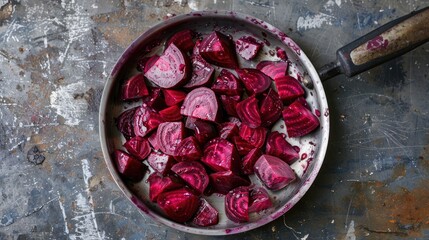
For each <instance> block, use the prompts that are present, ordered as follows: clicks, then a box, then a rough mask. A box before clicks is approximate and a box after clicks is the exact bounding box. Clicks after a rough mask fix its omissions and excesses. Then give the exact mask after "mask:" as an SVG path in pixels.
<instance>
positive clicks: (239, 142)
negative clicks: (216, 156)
mask: <svg viewBox="0 0 429 240" xmlns="http://www.w3.org/2000/svg"><path fill="white" fill-rule="evenodd" d="M232 142H233V143H234V145H235V147H236V148H237V151H238V154H239V155H240V156H244V155H246V154H247V153H249V151H251V150H252V149H254V148H255V147H254V146H253V145H252V144H250V143H249V142H248V141H246V140H244V139H242V138H241V137H240V136H234V137H232Z"/></svg>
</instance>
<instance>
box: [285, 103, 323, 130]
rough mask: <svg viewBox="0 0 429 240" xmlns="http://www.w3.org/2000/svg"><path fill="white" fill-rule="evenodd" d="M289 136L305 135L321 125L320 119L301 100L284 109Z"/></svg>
mask: <svg viewBox="0 0 429 240" xmlns="http://www.w3.org/2000/svg"><path fill="white" fill-rule="evenodd" d="M282 114H283V118H284V120H285V124H286V130H287V134H288V137H301V136H305V135H307V134H309V133H311V132H312V131H314V130H315V129H317V128H318V127H319V124H320V123H319V119H318V118H317V117H316V115H314V114H313V113H312V112H311V111H310V110H309V109H308V108H306V107H305V106H303V105H302V104H301V102H300V101H294V102H293V103H292V104H291V105H289V106H288V107H285V108H284V109H283V112H282Z"/></svg>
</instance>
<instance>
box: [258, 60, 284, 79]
mask: <svg viewBox="0 0 429 240" xmlns="http://www.w3.org/2000/svg"><path fill="white" fill-rule="evenodd" d="M288 67H289V63H288V62H283V61H277V62H272V61H261V62H260V63H258V65H256V69H259V70H260V71H261V72H263V73H265V75H267V76H268V77H270V78H271V79H273V80H275V79H277V78H280V77H284V76H286V73H287V69H288Z"/></svg>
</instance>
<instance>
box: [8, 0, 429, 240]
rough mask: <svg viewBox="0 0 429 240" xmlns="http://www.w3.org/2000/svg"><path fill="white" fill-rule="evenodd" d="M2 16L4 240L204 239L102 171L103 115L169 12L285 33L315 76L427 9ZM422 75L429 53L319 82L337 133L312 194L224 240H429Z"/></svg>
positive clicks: (120, 9) (247, 8) (154, 4)
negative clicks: (370, 37)
mask: <svg viewBox="0 0 429 240" xmlns="http://www.w3.org/2000/svg"><path fill="white" fill-rule="evenodd" d="M0 5H1V9H0V67H1V68H0V239H200V237H199V236H196V235H191V234H186V233H182V232H179V231H176V230H173V229H170V228H167V227H165V226H163V225H160V224H157V223H156V222H153V221H152V220H151V219H149V218H148V217H146V216H143V215H141V214H140V213H139V212H138V211H137V210H136V208H135V207H134V206H133V205H132V204H131V203H130V202H128V200H126V199H125V198H124V197H123V196H122V194H121V192H120V191H119V189H118V188H117V187H116V185H115V184H114V182H113V180H112V179H111V177H110V176H109V173H108V171H107V168H106V166H105V163H104V160H103V157H102V154H101V149H100V143H99V138H98V105H99V101H100V95H101V92H102V90H103V86H104V83H105V81H106V78H107V76H108V74H109V72H110V69H111V68H112V66H113V65H114V63H115V61H116V59H117V58H118V57H119V55H120V54H121V52H122V51H123V50H124V49H125V48H126V47H127V45H128V44H129V43H130V42H131V41H132V40H133V39H134V38H136V37H137V36H138V35H140V34H141V33H142V32H143V31H145V30H147V29H148V28H149V27H151V26H153V25H154V24H156V23H158V22H159V21H162V20H163V19H165V18H167V17H170V16H172V15H174V14H180V13H187V12H189V11H191V10H206V9H227V10H233V11H240V12H243V13H247V14H251V15H254V16H256V17H258V18H261V19H263V20H265V21H268V22H270V23H272V24H274V25H275V26H277V27H279V28H280V29H282V30H283V31H285V32H286V33H287V34H288V35H290V36H291V37H293V38H294V39H295V40H296V42H298V43H299V44H300V45H301V47H302V48H303V49H304V51H305V52H306V53H307V55H308V56H309V58H310V59H311V60H313V62H314V64H315V66H316V67H320V66H322V65H323V64H325V63H327V62H329V61H332V60H334V55H335V51H336V49H337V48H339V47H341V46H342V45H344V44H346V43H348V42H349V41H351V40H353V39H354V38H356V37H358V36H360V35H362V34H364V33H367V32H369V31H370V30H371V29H373V28H375V27H377V26H380V25H381V24H383V23H385V22H387V21H389V20H392V19H394V18H396V17H399V16H402V15H404V14H406V13H408V12H410V11H412V10H415V9H420V8H422V7H425V6H428V5H429V1H427V0H425V1H416V0H407V1H405V0H401V1H388V0H385V1H382V0H380V1H365V2H361V1H351V0H323V1H318V0H305V1H301V0H293V1H280V0H276V1H268V0H267V1H265V0H260V1H258V0H255V1H244V0H240V1H233V2H232V1H231V2H230V1H223V0H212V1H208V0H207V1H195V0H189V1H185V0H183V1H172V0H164V1H161V0H154V1H127V0H122V1H113V0H111V1H108V0H105V1H99V0H92V1H91V0H70V1H67V0H61V1H59V0H58V1H42V0H39V1H20V0H1V1H0ZM428 74H429V45H427V44H426V45H423V46H421V47H419V48H417V49H415V50H414V51H413V52H411V53H409V54H407V55H405V56H403V57H400V58H398V59H396V60H393V61H390V62H389V63H387V64H385V65H383V66H380V67H378V68H376V69H373V70H371V71H370V72H367V73H363V74H361V75H359V76H357V77H354V78H351V79H347V78H345V77H343V76H339V77H336V78H334V79H331V80H330V81H328V82H326V84H325V87H326V93H327V96H328V101H329V104H330V115H331V126H332V134H331V141H330V143H329V148H328V154H327V157H326V159H325V163H324V165H323V167H322V169H321V172H320V174H319V176H318V178H317V179H316V181H315V183H314V184H313V186H312V187H311V188H310V190H309V192H308V193H307V194H306V195H305V197H304V198H303V199H302V200H301V201H300V202H299V203H298V204H297V205H296V206H295V207H294V208H293V209H292V210H291V211H289V212H288V213H287V214H285V215H284V216H283V217H281V218H279V219H277V220H276V221H274V222H272V223H270V224H267V225H266V226H263V227H261V228H259V229H256V230H253V231H250V232H247V233H243V234H239V235H233V236H229V237H226V238H227V239H237V238H241V239H302V240H305V239H402V238H410V239H429V201H428V199H429V187H428V186H429V185H428V181H429V105H428V99H429V81H428ZM218 238H219V237H218ZM207 239H209V237H207ZM212 239H215V237H213V238H212Z"/></svg>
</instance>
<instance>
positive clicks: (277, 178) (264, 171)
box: [254, 155, 295, 191]
mask: <svg viewBox="0 0 429 240" xmlns="http://www.w3.org/2000/svg"><path fill="white" fill-rule="evenodd" d="M254 170H255V173H256V175H257V176H258V178H259V179H260V180H261V181H262V183H264V185H265V186H266V187H267V188H268V189H271V190H274V191H277V190H280V189H282V188H284V187H286V186H287V185H288V184H289V183H291V182H292V181H294V180H295V173H294V171H293V170H292V168H290V167H289V165H288V164H287V163H285V162H284V161H283V160H281V159H280V158H277V157H274V156H270V155H262V156H261V157H260V158H259V159H258V161H256V163H255V166H254Z"/></svg>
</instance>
